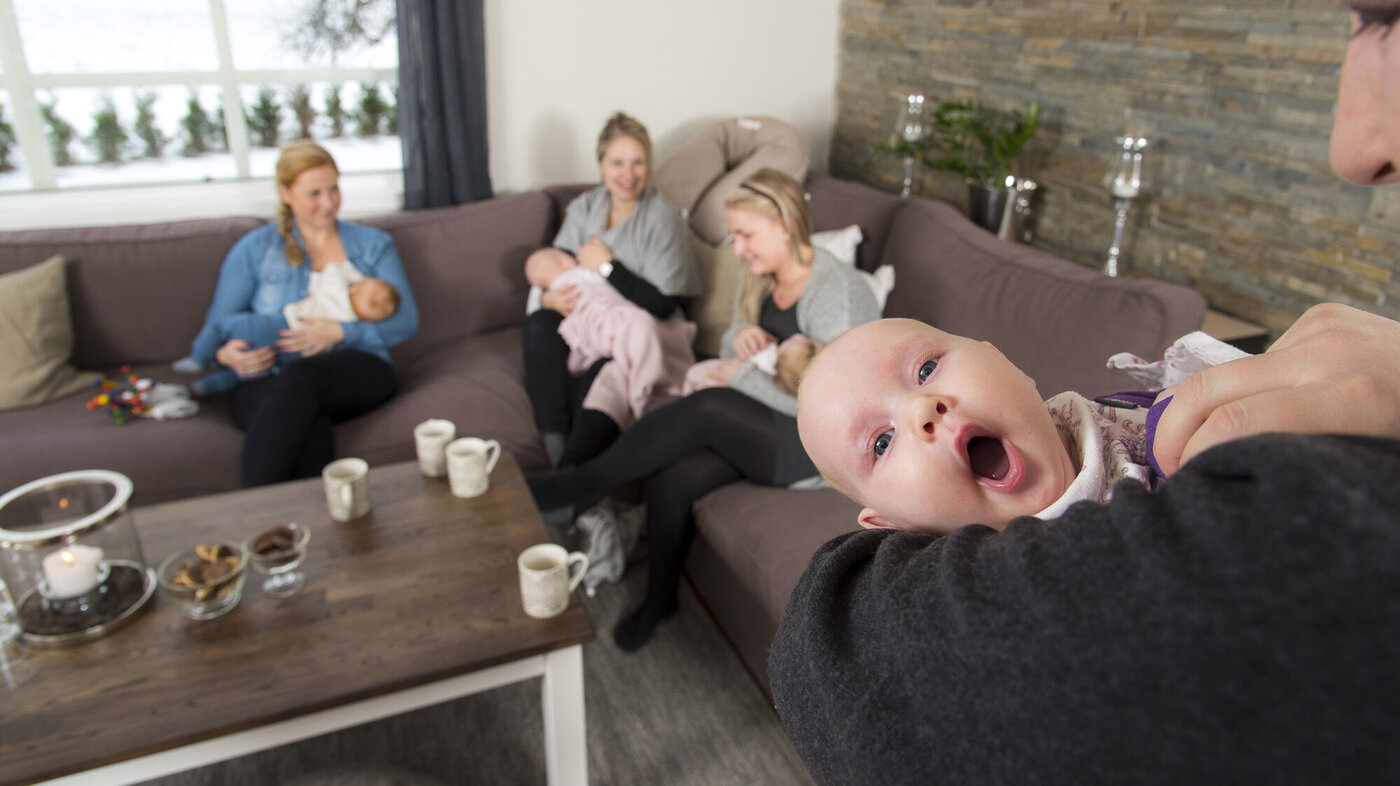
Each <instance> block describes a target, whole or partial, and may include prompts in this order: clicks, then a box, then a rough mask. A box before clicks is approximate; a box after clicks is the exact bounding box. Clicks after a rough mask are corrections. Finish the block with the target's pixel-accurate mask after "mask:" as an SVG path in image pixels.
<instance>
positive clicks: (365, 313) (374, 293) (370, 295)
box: [350, 278, 396, 322]
mask: <svg viewBox="0 0 1400 786" xmlns="http://www.w3.org/2000/svg"><path fill="white" fill-rule="evenodd" d="M350 306H351V308H354V309H355V316H357V317H359V318H360V319H363V320H365V321H366V322H378V321H380V320H382V319H388V318H389V317H392V316H393V315H394V311H395V310H396V307H395V306H394V294H393V290H392V289H391V288H390V287H389V285H388V284H387V283H385V282H383V281H381V280H379V279H377V278H365V279H361V280H360V281H357V282H356V283H354V284H351V285H350Z"/></svg>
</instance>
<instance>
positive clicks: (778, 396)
mask: <svg viewBox="0 0 1400 786" xmlns="http://www.w3.org/2000/svg"><path fill="white" fill-rule="evenodd" d="M813 251H814V252H815V256H814V257H813V259H812V277H811V278H810V279H808V281H807V288H806V289H804V290H803V291H802V295H801V296H800V297H798V298H797V327H798V329H799V330H801V331H802V334H803V335H804V336H807V337H808V338H810V339H812V340H813V341H816V342H817V343H818V344H820V345H822V346H826V345H827V344H829V343H831V342H832V341H834V340H835V339H836V337H837V336H839V335H841V334H842V333H845V332H846V331H847V330H849V329H851V328H853V327H855V326H856V325H860V324H864V323H866V322H871V321H874V320H876V319H879V318H880V306H879V304H878V303H876V301H875V294H874V293H873V292H871V291H870V285H869V284H866V283H865V281H864V280H863V279H862V278H861V277H860V274H859V273H857V272H856V269H855V268H854V267H852V266H851V265H847V264H845V263H843V262H841V261H839V260H837V259H836V257H834V256H832V255H831V254H830V253H828V252H827V251H826V250H825V249H822V248H817V247H813ZM752 324H753V323H752V322H749V321H747V320H744V319H741V318H740V316H739V307H738V296H737V295H736V296H735V307H734V317H733V319H732V320H731V322H730V324H729V329H728V330H726V331H725V332H724V337H723V338H721V339H720V357H722V358H726V359H728V358H733V357H735V356H736V353H735V352H734V336H735V334H737V333H738V332H739V331H740V330H742V329H744V328H746V327H749V326H750V325H752ZM729 386H730V387H732V388H734V389H735V390H738V391H739V392H741V393H744V394H747V395H748V396H749V397H751V398H754V399H757V400H758V401H761V402H762V403H764V404H765V405H767V406H768V407H770V408H772V409H774V410H776V411H778V412H781V413H783V414H785V415H788V416H791V417H797V398H796V397H795V396H792V395H789V394H787V393H785V392H783V390H782V389H781V388H779V387H778V386H777V384H776V383H774V382H773V378H772V377H771V376H769V375H768V374H765V373H764V372H763V371H762V370H761V369H759V368H758V367H756V366H754V364H752V363H745V364H743V365H742V366H740V367H739V371H738V373H736V374H735V375H734V378H733V379H732V380H730V381H729Z"/></svg>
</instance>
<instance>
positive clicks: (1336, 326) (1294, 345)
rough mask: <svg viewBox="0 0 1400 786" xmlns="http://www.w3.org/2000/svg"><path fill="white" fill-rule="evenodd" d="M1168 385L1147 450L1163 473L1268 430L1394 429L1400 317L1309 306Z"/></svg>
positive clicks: (1399, 385)
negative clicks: (1269, 334)
mask: <svg viewBox="0 0 1400 786" xmlns="http://www.w3.org/2000/svg"><path fill="white" fill-rule="evenodd" d="M1172 393H1173V398H1172V402H1171V404H1169V405H1168V406H1167V408H1166V410H1165V411H1164V412H1163V413H1162V418H1161V420H1160V421H1159V422H1158V424H1157V433H1156V437H1155V443H1154V449H1153V452H1154V454H1155V455H1156V458H1157V463H1158V464H1159V465H1160V466H1161V468H1162V471H1163V472H1164V473H1166V474H1167V475H1171V474H1173V473H1175V472H1176V471H1177V470H1178V469H1179V468H1180V467H1181V465H1182V464H1184V463H1186V462H1187V461H1189V460H1190V459H1191V458H1192V457H1193V456H1195V455H1196V454H1197V453H1200V452H1202V451H1204V450H1206V449H1207V448H1210V447H1213V446H1215V445H1218V444H1220V443H1222V442H1227V441H1229V440H1232V439H1237V438H1240V437H1246V436H1251V435H1254V434H1262V433H1265V432H1270V431H1284V432H1292V433H1299V434H1322V433H1329V434H1366V435H1372V436H1389V437H1400V322H1395V321H1393V320H1389V319H1386V318H1384V317H1379V316H1376V315H1375V314H1369V313H1366V312H1364V311H1360V310H1357V309H1354V308H1351V307H1348V306H1342V305H1338V304H1335V303H1328V304H1323V305H1319V306H1314V307H1313V308H1310V309H1308V311H1307V312H1306V313H1304V314H1303V316H1301V317H1299V318H1298V321H1297V322H1295V323H1293V326H1292V327H1291V328H1289V329H1288V331H1287V332H1285V333H1284V334H1283V335H1282V336H1281V337H1279V340H1278V341H1276V342H1274V344H1273V346H1271V347H1269V350H1268V351H1267V352H1265V353H1264V354H1262V355H1256V356H1253V357H1248V358H1242V359H1240V360H1236V361H1233V362H1230V363H1226V364H1224V365H1221V366H1216V367H1214V368H1209V369H1206V370H1205V371H1202V372H1200V373H1199V374H1196V375H1194V376H1192V377H1190V378H1188V379H1187V380H1186V381H1184V382H1182V383H1181V384H1180V385H1178V386H1177V387H1176V389H1175V390H1174V391H1172Z"/></svg>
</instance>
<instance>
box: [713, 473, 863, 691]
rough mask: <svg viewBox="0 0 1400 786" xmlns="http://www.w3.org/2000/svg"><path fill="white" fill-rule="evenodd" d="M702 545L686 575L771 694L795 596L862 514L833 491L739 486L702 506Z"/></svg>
mask: <svg viewBox="0 0 1400 786" xmlns="http://www.w3.org/2000/svg"><path fill="white" fill-rule="evenodd" d="M694 510H695V522H696V528H697V529H698V530H699V534H700V537H698V538H696V539H695V543H694V544H693V545H692V546H691V550H690V555H689V556H688V557H687V559H686V572H687V573H688V574H689V575H690V578H691V581H693V582H694V583H695V585H696V586H697V587H700V588H702V589H703V592H702V594H703V596H704V598H705V604H706V605H707V606H709V608H710V612H711V613H712V614H714V616H715V618H716V619H718V620H719V621H720V623H721V625H722V627H723V628H724V632H725V635H727V636H728V637H729V639H730V641H732V642H733V643H734V646H735V649H737V650H738V651H739V656H740V657H741V658H743V660H744V664H745V665H746V666H747V667H748V669H749V671H750V672H752V673H753V674H754V676H755V677H757V678H758V680H759V682H760V683H761V684H763V687H764V689H765V690H767V687H768V686H767V674H768V671H767V669H768V663H767V660H768V645H769V643H770V642H772V640H773V632H774V631H776V630H777V629H778V622H779V621H781V620H782V617H783V609H785V608H787V602H788V596H789V595H791V594H792V588H793V587H795V586H797V580H798V579H799V578H800V577H801V576H802V571H804V570H806V568H807V563H808V561H809V560H810V559H811V557H812V554H813V553H814V552H815V551H816V550H817V548H818V547H819V546H821V544H823V543H825V542H826V541H828V540H830V539H831V538H833V537H835V536H837V535H839V534H841V533H843V532H849V531H851V530H853V529H857V528H858V527H859V526H860V525H858V524H857V523H856V514H857V513H858V512H859V511H860V506H859V505H857V504H856V503H854V502H851V501H850V500H848V499H846V498H845V497H842V496H841V495H840V494H838V493H837V492H835V491H832V490H831V489H811V490H804V491H793V490H790V489H781V488H772V487H769V486H759V485H756V484H753V483H749V482H747V481H740V482H738V483H731V484H729V485H727V486H723V487H721V488H719V489H716V490H715V491H712V492H710V493H709V494H707V495H706V496H705V497H703V498H702V499H701V500H700V501H699V502H697V503H695V507H694Z"/></svg>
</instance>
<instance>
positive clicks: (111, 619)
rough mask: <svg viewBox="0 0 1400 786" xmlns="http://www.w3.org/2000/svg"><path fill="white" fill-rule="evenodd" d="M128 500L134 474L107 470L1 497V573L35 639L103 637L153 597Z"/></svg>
mask: <svg viewBox="0 0 1400 786" xmlns="http://www.w3.org/2000/svg"><path fill="white" fill-rule="evenodd" d="M130 499H131V479H130V478H128V477H126V476H125V475H122V474H120V473H117V472H110V471H108V470H81V471H78V472H65V473H63V474H59V475H51V476H49V477H46V478H40V479H39V480H35V481H32V482H30V483H26V484H24V485H23V486H20V487H19V488H16V489H14V490H12V491H10V492H8V493H6V494H5V495H4V496H3V497H0V578H3V580H4V582H5V584H6V585H7V586H8V587H9V590H10V596H11V597H12V598H13V599H14V606H15V612H16V617H17V618H18V621H19V625H20V628H21V629H22V630H23V631H24V636H25V638H26V639H28V640H29V642H30V643H32V644H36V645H41V646H42V645H61V644H70V643H77V642H81V641H86V640H88V639H92V638H96V637H98V636H102V635H105V634H107V633H109V632H111V631H112V630H114V629H116V628H117V627H118V626H120V625H121V624H122V623H123V622H125V621H127V620H128V619H130V617H131V616H132V615H133V614H135V613H136V612H137V611H139V610H140V609H142V608H143V607H144V606H145V605H146V602H147V601H148V600H150V598H151V595H152V594H153V593H154V591H155V586H156V579H155V572H154V571H152V570H151V569H150V568H148V567H147V566H146V559H145V555H144V554H142V552H141V542H140V540H139V539H138V538H137V536H136V528H135V526H134V525H133V523H132V521H131V514H130V512H129V511H128V507H127V503H128V501H129V500H130Z"/></svg>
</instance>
